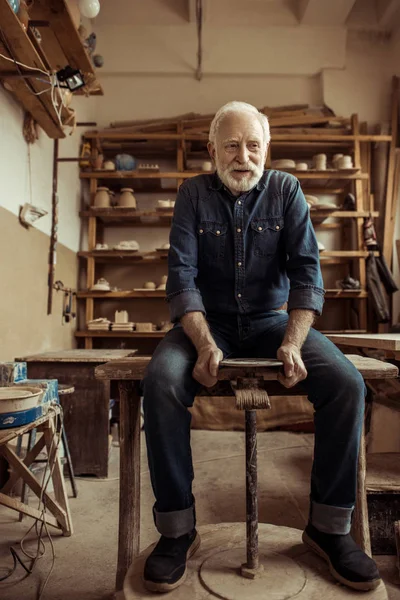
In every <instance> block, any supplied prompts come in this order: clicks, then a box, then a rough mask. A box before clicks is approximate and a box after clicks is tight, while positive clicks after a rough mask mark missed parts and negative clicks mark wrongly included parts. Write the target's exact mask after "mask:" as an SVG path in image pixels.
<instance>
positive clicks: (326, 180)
mask: <svg viewBox="0 0 400 600" xmlns="http://www.w3.org/2000/svg"><path fill="white" fill-rule="evenodd" d="M349 123H350V128H349V129H348V130H347V132H346V133H344V130H340V133H333V132H332V133H326V131H325V132H323V133H320V132H318V130H314V131H312V130H311V132H310V131H308V133H300V134H298V133H296V134H289V133H286V132H282V133H279V131H276V130H275V131H273V137H272V143H271V151H270V157H269V158H271V155H272V158H274V157H275V156H276V157H281V156H282V153H283V152H286V156H291V153H292V152H293V155H295V154H296V152H299V153H300V154H299V155H301V156H304V155H305V152H307V156H308V159H311V157H312V155H313V154H315V153H319V152H322V151H324V152H326V153H328V154H329V156H330V157H331V156H332V155H333V154H334V153H337V152H338V151H343V150H345V151H346V153H351V154H352V155H353V162H354V165H355V166H354V168H353V169H349V170H347V171H344V170H336V169H328V170H326V171H314V170H308V171H295V172H293V170H292V169H288V170H287V171H289V172H293V173H294V175H295V176H296V177H297V178H298V179H299V180H300V181H301V184H302V187H303V189H304V191H305V193H314V194H327V193H328V194H330V195H336V196H339V197H341V198H343V197H344V195H346V194H347V193H348V192H352V193H353V194H354V195H355V197H356V207H355V210H353V211H349V210H342V209H340V208H339V207H338V208H337V209H332V210H326V209H320V210H318V209H317V210H314V209H313V210H312V211H311V212H310V217H311V220H312V221H315V227H316V228H321V229H327V230H329V229H338V230H340V231H341V230H346V228H347V229H348V228H350V227H355V229H356V238H357V244H356V247H355V248H351V247H347V248H346V247H343V248H342V249H340V250H325V251H323V252H321V255H320V256H321V266H322V269H324V268H325V267H327V266H329V265H346V264H347V265H349V267H350V269H351V271H352V273H351V274H352V275H353V276H354V277H357V278H358V279H359V281H360V283H361V289H360V290H342V289H335V288H332V289H327V290H326V298H327V299H331V300H332V301H333V300H344V299H346V300H347V301H348V303H347V304H348V305H349V306H351V305H352V306H353V307H355V308H356V310H357V312H358V329H357V330H354V332H355V331H358V332H364V331H366V330H367V299H368V292H367V289H366V258H367V257H368V252H367V251H366V249H365V248H364V245H363V219H364V218H366V217H368V216H369V215H370V214H371V215H372V216H374V217H377V216H378V212H377V211H375V210H373V206H372V204H371V202H370V195H369V190H370V186H369V172H368V169H367V168H366V162H365V160H364V159H362V155H361V144H367V145H370V144H371V143H372V142H387V141H390V139H391V136H387V135H378V136H372V135H364V134H362V133H360V127H359V124H358V119H357V116H356V115H353V116H352V117H351V119H350V120H349ZM84 139H85V140H88V141H90V142H91V144H92V159H93V160H94V159H95V158H96V156H97V154H98V152H100V151H102V152H103V153H104V154H105V155H106V156H107V157H111V156H112V155H113V153H114V154H116V153H117V152H119V151H125V152H129V151H130V149H132V148H134V149H135V152H136V154H135V156H136V158H138V159H139V160H143V159H144V157H146V156H147V157H148V156H152V157H154V158H155V159H157V158H159V159H160V158H161V157H163V148H164V146H163V144H165V147H166V148H168V152H169V153H170V154H171V155H174V157H175V159H176V169H173V170H170V171H166V172H163V171H160V172H149V173H145V172H138V171H129V172H118V171H82V172H81V178H82V180H84V181H88V183H89V190H90V197H91V201H92V202H93V199H94V195H95V193H96V190H97V186H98V185H101V184H103V185H104V184H107V183H108V184H109V185H110V186H113V185H114V186H115V185H117V186H118V184H119V183H120V184H121V185H120V187H124V186H126V185H128V184H129V182H130V181H131V182H132V183H134V186H135V194H136V195H137V194H140V193H141V192H142V191H143V192H145V193H152V192H153V191H154V193H160V192H164V191H165V192H173V191H174V190H175V191H176V189H177V188H178V187H179V185H180V184H181V183H182V182H183V181H184V180H185V179H188V178H190V177H195V176H196V175H199V174H200V173H201V171H197V170H188V169H187V168H186V164H187V162H186V161H187V159H188V158H190V157H193V156H196V157H201V158H204V159H205V158H206V154H205V152H206V144H207V140H208V136H207V135H206V134H204V133H201V132H200V133H197V132H196V133H193V132H190V131H189V132H188V131H187V130H185V127H184V125H182V124H180V125H179V124H178V126H177V128H176V131H171V132H170V133H165V132H164V133H147V132H146V133H141V132H139V133H138V132H136V133H128V134H127V133H125V134H122V133H119V132H113V131H107V132H97V131H92V132H86V133H85V134H84ZM193 144H195V145H196V146H193ZM153 146H155V148H153ZM363 156H364V154H363ZM142 157H143V158H142ZM162 180H164V181H170V182H171V183H170V184H168V187H167V188H166V187H163V186H162V185H161V181H162ZM172 185H174V187H172ZM140 186H143V188H141V187H140ZM146 186H154V187H146ZM80 216H81V218H82V219H84V220H85V221H86V223H87V227H88V246H89V247H88V251H86V252H80V253H79V256H80V257H82V258H84V259H85V260H86V261H87V262H86V265H87V268H86V272H87V277H86V289H85V290H82V291H80V292H79V293H78V298H79V299H82V300H83V301H84V302H85V305H86V322H87V321H88V320H90V319H93V317H94V302H95V301H96V302H97V301H101V300H103V301H105V300H116V301H118V300H124V299H125V300H126V299H129V300H132V301H136V300H138V299H143V298H146V299H149V298H151V299H154V300H156V299H157V300H158V301H159V300H161V299H163V298H165V293H164V292H163V291H157V292H151V291H150V292H147V293H145V292H135V291H130V290H125V291H120V292H105V293H104V292H91V291H89V290H90V288H91V287H92V285H93V284H94V283H95V265H96V263H97V262H99V263H104V262H109V263H113V264H130V265H133V266H135V268H136V267H139V266H143V265H149V264H152V265H156V264H166V257H161V256H156V257H154V258H152V259H151V260H149V259H148V258H147V259H146V258H145V257H144V255H140V254H137V255H136V256H135V254H134V253H123V252H120V251H96V250H95V249H94V248H95V245H96V242H97V234H98V230H99V227H101V228H104V227H116V226H126V225H130V226H132V225H133V226H134V227H153V226H156V227H159V226H164V227H169V226H170V224H171V219H172V211H170V212H168V213H165V212H161V211H160V212H158V211H154V210H149V211H146V210H125V211H122V210H120V209H115V208H110V209H94V208H90V209H87V210H83V211H81V213H80ZM331 218H332V219H334V220H335V221H334V222H330V223H323V222H322V221H323V220H324V219H331ZM152 254H153V255H154V253H152ZM133 320H135V319H134V318H133ZM346 331H350V330H346ZM105 334H106V335H105ZM76 335H77V337H79V338H84V339H85V347H86V348H92V347H93V339H94V338H100V337H113V338H117V337H121V338H123V337H133V338H135V337H154V338H160V337H162V335H164V334H163V332H154V333H153V334H140V333H137V332H133V333H122V332H121V333H119V332H93V331H87V330H86V329H85V327H82V328H81V331H78V332H77V333H76Z"/></svg>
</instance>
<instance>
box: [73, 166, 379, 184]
mask: <svg viewBox="0 0 400 600" xmlns="http://www.w3.org/2000/svg"><path fill="white" fill-rule="evenodd" d="M277 170H279V171H284V172H287V173H292V174H295V176H296V177H297V179H299V180H319V179H322V180H329V181H336V180H340V179H344V180H357V179H368V178H369V175H368V173H361V172H358V173H351V172H350V173H349V172H346V171H339V170H335V169H331V170H326V171H311V170H309V171H294V170H293V169H277ZM197 175H209V173H206V172H203V171H181V172H180V171H165V172H161V171H160V172H157V173H141V172H139V171H82V172H81V174H80V177H81V179H188V178H190V177H196V176H197Z"/></svg>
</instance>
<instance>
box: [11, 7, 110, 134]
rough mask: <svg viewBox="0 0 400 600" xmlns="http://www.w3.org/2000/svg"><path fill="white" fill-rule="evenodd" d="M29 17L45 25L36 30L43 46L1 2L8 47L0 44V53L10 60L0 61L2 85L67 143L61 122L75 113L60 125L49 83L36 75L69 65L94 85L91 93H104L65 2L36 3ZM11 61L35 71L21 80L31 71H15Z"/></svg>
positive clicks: (67, 112) (67, 113) (65, 114)
mask: <svg viewBox="0 0 400 600" xmlns="http://www.w3.org/2000/svg"><path fill="white" fill-rule="evenodd" d="M29 17H30V19H31V20H33V21H34V22H36V23H37V22H40V23H42V25H35V26H36V28H37V29H38V30H39V31H40V34H41V36H42V41H41V42H40V43H39V42H38V41H37V40H36V37H35V36H34V35H33V34H32V32H31V30H30V29H29V25H28V28H27V31H25V29H24V27H23V26H22V23H21V22H20V20H19V19H18V17H17V16H16V15H15V13H14V12H13V10H12V8H11V6H10V4H9V3H8V1H7V0H0V23H1V29H2V35H3V37H4V39H5V43H2V41H1V39H0V53H1V54H3V55H4V56H7V57H8V58H10V59H12V60H11V61H10V60H5V59H3V58H0V80H1V81H3V82H4V83H5V84H6V86H7V89H8V90H9V91H10V92H11V93H12V95H13V96H14V97H15V99H16V100H17V101H18V102H19V103H20V104H21V105H22V106H23V108H24V109H25V110H27V111H28V112H30V113H31V115H32V116H33V118H34V119H35V121H37V123H38V124H39V125H40V127H42V129H43V130H44V131H45V132H46V134H47V135H48V136H49V137H51V138H63V137H65V134H64V132H63V123H66V122H68V121H69V120H70V118H71V117H72V115H73V112H72V111H71V110H70V109H69V108H66V107H63V108H62V111H61V122H60V119H59V117H58V115H57V112H56V110H55V108H54V105H53V101H52V97H51V91H50V89H49V88H50V86H49V82H47V81H46V80H45V75H44V74H42V73H39V72H38V70H40V71H45V72H49V71H57V70H59V69H60V68H63V67H65V66H67V65H68V64H70V65H71V67H74V68H78V69H80V70H81V71H82V73H83V75H84V77H85V81H88V82H90V85H91V87H92V90H93V91H92V92H90V90H89V93H96V94H102V93H103V92H102V89H101V87H100V85H99V84H97V83H96V81H95V79H96V76H95V71H94V69H93V66H92V64H91V61H90V58H89V56H88V55H87V53H86V50H85V48H84V46H83V44H82V41H81V39H80V37H79V33H78V31H77V29H76V28H75V25H74V23H73V21H72V18H71V14H70V12H69V10H68V6H67V5H66V3H65V2H64V0H50V1H45V0H35V2H34V3H33V5H32V6H31V8H30V9H29ZM13 60H16V61H19V62H20V63H23V64H24V65H27V66H28V67H31V68H32V69H36V70H37V71H32V74H31V75H30V76H29V77H28V76H27V77H24V78H22V77H21V76H20V73H21V72H22V71H23V72H24V75H28V73H29V74H30V73H31V71H28V70H27V69H25V68H23V67H17V65H16V64H15V63H14V62H13ZM81 93H83V92H82V91H81ZM38 94H39V95H38Z"/></svg>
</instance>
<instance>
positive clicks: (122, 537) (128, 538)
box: [116, 381, 140, 591]
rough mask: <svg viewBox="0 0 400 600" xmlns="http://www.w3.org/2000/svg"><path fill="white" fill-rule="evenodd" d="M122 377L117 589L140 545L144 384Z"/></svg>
mask: <svg viewBox="0 0 400 600" xmlns="http://www.w3.org/2000/svg"><path fill="white" fill-rule="evenodd" d="M139 385H140V384H139V382H138V381H119V382H118V386H119V400H120V404H119V411H120V422H119V427H120V429H119V445H120V479H119V532H118V565H117V577H116V590H117V591H119V590H121V589H122V587H123V584H124V579H125V575H126V572H127V570H128V568H129V567H130V565H131V563H132V561H133V559H134V557H135V556H137V554H139V545H140V387H139Z"/></svg>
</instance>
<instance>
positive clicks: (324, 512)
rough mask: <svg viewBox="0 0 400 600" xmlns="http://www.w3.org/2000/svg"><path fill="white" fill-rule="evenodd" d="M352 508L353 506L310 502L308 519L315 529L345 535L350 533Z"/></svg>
mask: <svg viewBox="0 0 400 600" xmlns="http://www.w3.org/2000/svg"><path fill="white" fill-rule="evenodd" d="M353 510H354V509H353V508H344V507H341V506H329V505H328V504H318V502H311V505H310V521H311V524H312V525H314V527H315V528H316V529H318V530H319V531H322V532H323V533H333V534H336V535H346V534H347V533H350V527H351V516H352V514H353Z"/></svg>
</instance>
